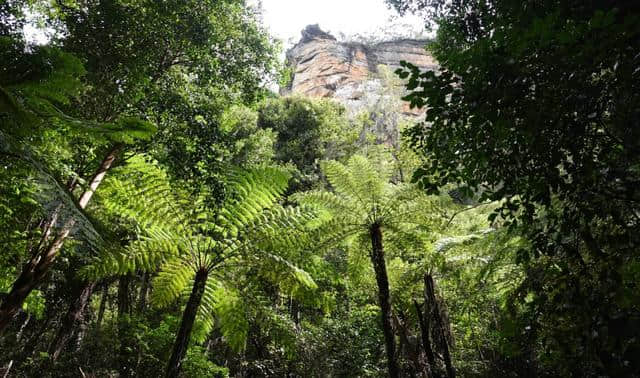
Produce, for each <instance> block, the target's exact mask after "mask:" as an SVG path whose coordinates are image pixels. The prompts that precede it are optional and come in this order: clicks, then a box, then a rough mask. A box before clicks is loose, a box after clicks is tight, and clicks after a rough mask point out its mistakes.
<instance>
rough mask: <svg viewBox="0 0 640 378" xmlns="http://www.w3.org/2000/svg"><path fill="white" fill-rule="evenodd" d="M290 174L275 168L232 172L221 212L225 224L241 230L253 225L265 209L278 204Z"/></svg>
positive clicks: (219, 216)
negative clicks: (226, 197) (254, 220)
mask: <svg viewBox="0 0 640 378" xmlns="http://www.w3.org/2000/svg"><path fill="white" fill-rule="evenodd" d="M289 177H290V176H289V174H288V173H287V172H285V171H284V170H281V169H278V168H273V167H262V168H254V169H251V170H248V171H244V172H242V171H236V172H233V173H232V175H231V178H230V179H229V185H228V190H229V195H228V199H227V200H226V201H225V203H224V205H223V207H222V209H221V210H220V211H219V215H218V222H219V223H220V225H221V226H222V227H229V228H230V229H235V230H237V229H241V228H243V227H245V226H246V225H248V224H250V223H251V222H252V220H253V219H254V218H255V217H257V216H258V215H259V214H260V213H261V212H262V211H263V210H264V209H266V208H269V207H271V206H272V205H273V204H275V203H276V202H277V201H278V200H279V199H280V197H281V196H282V194H283V193H284V191H285V190H286V188H287V185H288V182H289Z"/></svg>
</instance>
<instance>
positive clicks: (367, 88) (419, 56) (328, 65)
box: [282, 25, 437, 109]
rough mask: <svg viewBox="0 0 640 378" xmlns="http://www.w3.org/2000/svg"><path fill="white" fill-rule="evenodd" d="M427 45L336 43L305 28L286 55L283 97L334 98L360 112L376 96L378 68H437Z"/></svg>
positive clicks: (409, 41)
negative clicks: (288, 75)
mask: <svg viewBox="0 0 640 378" xmlns="http://www.w3.org/2000/svg"><path fill="white" fill-rule="evenodd" d="M426 42H427V41H425V40H413V39H402V40H396V41H388V42H381V43H376V44H372V45H365V44H363V43H354V42H339V41H337V40H336V38H334V37H333V36H332V35H330V34H328V33H326V32H324V31H322V30H321V29H320V28H319V27H318V26H317V25H310V26H307V27H306V28H305V29H304V30H303V31H302V38H301V39H300V41H299V42H298V43H297V44H296V45H295V46H294V47H292V48H291V49H290V50H289V51H288V52H287V62H288V65H289V66H290V67H291V70H292V76H291V81H290V83H289V86H288V88H283V90H282V92H283V93H294V94H301V95H304V96H309V97H330V98H334V99H336V100H338V101H340V102H342V103H343V104H345V105H346V106H347V108H350V109H354V108H355V109H357V108H360V107H362V106H364V105H366V103H368V102H369V101H370V98H369V97H371V94H372V93H375V92H380V91H379V89H380V88H381V86H382V85H383V84H382V83H381V82H380V77H379V75H378V74H379V69H380V68H379V67H380V65H382V66H387V67H388V68H389V69H391V70H392V71H393V70H395V69H396V68H397V67H399V63H400V61H401V60H405V61H408V62H411V63H413V64H415V65H417V66H418V67H420V68H421V69H428V68H430V69H433V68H436V67H437V63H436V61H435V60H434V58H433V57H432V56H431V55H429V54H428V53H427V51H426V50H425V49H424V46H425V44H426Z"/></svg>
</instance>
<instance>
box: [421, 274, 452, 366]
mask: <svg viewBox="0 0 640 378" xmlns="http://www.w3.org/2000/svg"><path fill="white" fill-rule="evenodd" d="M424 292H425V297H426V298H425V299H426V300H427V301H428V303H431V305H430V309H431V312H432V313H433V317H434V319H435V320H436V323H437V327H436V328H437V329H438V330H439V333H440V337H442V348H443V350H442V355H443V357H444V364H445V367H446V369H447V377H449V378H455V376H456V371H455V369H454V368H453V363H452V362H451V353H450V352H449V343H448V341H447V335H446V334H445V331H444V320H443V319H442V316H441V313H440V305H439V304H438V300H437V299H436V295H435V288H434V284H433V277H431V275H430V274H425V275H424Z"/></svg>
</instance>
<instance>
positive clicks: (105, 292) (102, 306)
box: [96, 282, 109, 330]
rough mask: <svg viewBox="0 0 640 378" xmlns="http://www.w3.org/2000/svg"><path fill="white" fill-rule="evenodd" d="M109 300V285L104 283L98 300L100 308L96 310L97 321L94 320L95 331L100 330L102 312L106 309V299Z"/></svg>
mask: <svg viewBox="0 0 640 378" xmlns="http://www.w3.org/2000/svg"><path fill="white" fill-rule="evenodd" d="M108 298H109V283H107V282H105V283H104V286H103V287H102V296H101V298H100V308H99V309H98V319H96V329H98V330H99V329H100V326H101V325H102V319H103V318H104V310H105V309H106V307H107V299H108Z"/></svg>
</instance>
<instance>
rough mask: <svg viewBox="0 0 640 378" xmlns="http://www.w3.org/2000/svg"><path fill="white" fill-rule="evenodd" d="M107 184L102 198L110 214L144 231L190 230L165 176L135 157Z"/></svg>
mask: <svg viewBox="0 0 640 378" xmlns="http://www.w3.org/2000/svg"><path fill="white" fill-rule="evenodd" d="M117 173H118V174H119V176H120V178H119V177H112V178H110V179H108V181H107V184H108V185H107V188H106V190H105V191H104V192H103V194H102V195H101V196H100V197H101V199H102V201H103V203H104V204H105V207H106V208H107V209H109V210H110V211H112V212H114V213H116V214H120V215H122V216H125V217H127V218H129V219H132V220H134V221H136V223H138V224H139V225H140V227H142V228H143V229H149V228H160V229H164V230H173V231H174V232H179V231H187V230H189V228H190V227H189V219H188V218H187V217H186V215H185V214H187V213H188V212H187V211H186V210H185V209H184V208H183V206H180V202H179V201H178V198H176V196H175V195H174V191H173V189H172V188H171V184H170V182H169V179H168V177H167V175H166V173H165V172H164V171H163V170H162V169H160V168H159V167H158V166H157V165H155V164H152V163H149V162H147V161H145V159H144V157H143V156H136V157H134V158H132V159H131V161H130V163H129V164H128V165H127V166H126V167H124V168H121V169H119V170H118V172H117Z"/></svg>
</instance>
